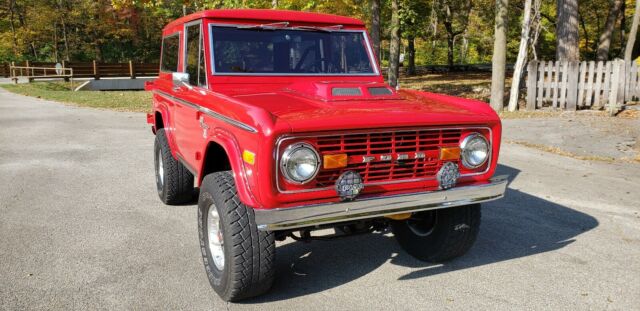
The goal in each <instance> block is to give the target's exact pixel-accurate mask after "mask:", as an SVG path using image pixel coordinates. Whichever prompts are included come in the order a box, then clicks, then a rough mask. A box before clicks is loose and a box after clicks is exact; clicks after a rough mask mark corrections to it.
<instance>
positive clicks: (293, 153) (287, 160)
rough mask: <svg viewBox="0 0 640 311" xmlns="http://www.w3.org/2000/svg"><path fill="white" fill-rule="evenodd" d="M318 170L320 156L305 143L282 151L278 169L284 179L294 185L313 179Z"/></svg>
mask: <svg viewBox="0 0 640 311" xmlns="http://www.w3.org/2000/svg"><path fill="white" fill-rule="evenodd" d="M319 168H320V156H319V155H318V152H316V150H315V149H313V147H312V146H311V145H309V144H307V143H296V144H293V145H291V146H289V147H287V149H286V150H285V151H284V153H283V154H282V159H280V169H281V171H282V174H283V175H284V177H285V178H286V179H287V180H289V181H291V182H294V183H299V184H303V183H306V182H308V181H310V180H311V179H313V178H314V177H316V174H317V173H318V169H319Z"/></svg>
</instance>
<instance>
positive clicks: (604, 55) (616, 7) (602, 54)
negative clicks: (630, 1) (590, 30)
mask: <svg viewBox="0 0 640 311" xmlns="http://www.w3.org/2000/svg"><path fill="white" fill-rule="evenodd" d="M623 2H624V1H623V0H614V1H613V5H612V6H611V8H610V9H609V15H608V16H607V22H606V23H605V24H604V29H603V30H602V34H600V39H599V40H598V52H597V54H596V59H597V60H601V61H607V60H609V47H611V37H612V36H613V30H614V28H615V27H616V21H617V20H618V15H619V14H620V8H621V7H622V3H623Z"/></svg>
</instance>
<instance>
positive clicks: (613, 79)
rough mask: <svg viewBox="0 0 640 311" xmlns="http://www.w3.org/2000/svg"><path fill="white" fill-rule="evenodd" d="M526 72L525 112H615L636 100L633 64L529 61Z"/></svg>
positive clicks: (639, 87)
mask: <svg viewBox="0 0 640 311" xmlns="http://www.w3.org/2000/svg"><path fill="white" fill-rule="evenodd" d="M527 71H528V77H527V106H526V107H527V110H534V109H539V108H543V107H553V108H559V109H566V110H576V109H589V108H594V109H599V108H607V109H608V110H609V111H611V112H617V111H618V109H620V107H622V105H624V103H625V102H627V101H631V100H636V99H638V98H640V83H639V81H638V65H637V64H636V63H635V62H634V63H632V64H630V65H626V64H625V63H624V61H622V60H614V61H608V62H602V61H600V62H594V61H590V62H581V63H578V62H559V61H555V62H553V61H547V62H545V61H540V62H538V61H531V62H530V63H529V65H528V67H527Z"/></svg>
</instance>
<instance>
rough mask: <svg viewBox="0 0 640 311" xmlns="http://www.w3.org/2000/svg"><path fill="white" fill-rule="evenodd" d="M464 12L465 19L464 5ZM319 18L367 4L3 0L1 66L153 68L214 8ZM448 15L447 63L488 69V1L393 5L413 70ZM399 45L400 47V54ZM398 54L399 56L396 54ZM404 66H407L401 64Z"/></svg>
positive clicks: (548, 13)
mask: <svg viewBox="0 0 640 311" xmlns="http://www.w3.org/2000/svg"><path fill="white" fill-rule="evenodd" d="M467 1H469V4H470V5H471V8H470V10H469V11H468V14H467V10H468V9H467V8H466V7H465V4H466V3H467ZM634 3H635V2H634V0H625V10H624V14H623V16H620V17H619V19H618V21H617V24H616V29H615V31H614V36H613V39H612V44H611V49H610V57H620V56H622V53H623V50H624V44H625V42H626V37H625V36H626V35H627V34H628V30H629V28H630V26H631V22H630V21H631V19H632V16H633V10H634ZM274 4H276V6H277V8H278V9H290V10H303V11H313V12H325V13H332V14H339V15H346V16H353V17H356V18H360V19H363V20H364V21H366V22H367V23H369V22H370V18H369V17H370V4H369V0H183V1H169V0H91V1H89V0H6V1H5V2H4V3H3V4H2V5H0V62H4V61H23V60H31V61H62V60H71V61H90V60H93V59H96V60H99V61H105V62H120V61H127V60H134V61H138V62H157V61H158V57H159V50H160V47H159V45H160V30H161V29H162V27H163V26H164V25H165V24H167V23H168V22H170V21H171V20H173V19H176V18H178V17H180V16H182V15H183V14H184V13H187V14H188V13H192V12H195V11H199V10H203V9H220V8H271V7H272V6H273V5H274ZM447 5H448V6H449V7H450V9H451V14H452V15H451V16H452V19H451V22H452V27H451V28H452V29H453V31H454V32H457V31H460V30H462V32H461V33H459V34H457V35H456V36H455V37H454V45H453V60H454V63H488V62H490V61H491V51H492V48H493V40H492V36H493V17H494V14H495V12H493V11H494V7H495V5H494V1H493V0H400V10H399V16H400V21H401V33H402V37H403V39H404V40H406V39H407V38H410V37H415V38H416V40H415V42H416V64H417V65H424V64H445V63H446V62H447V50H448V44H447V31H446V29H445V24H446V20H447V18H446V10H445V9H446V6H447ZM522 6H523V1H510V9H509V12H510V14H509V15H510V17H511V18H510V20H509V35H508V38H509V41H508V42H507V49H508V50H507V58H508V62H513V61H514V60H515V56H516V54H517V49H518V43H519V33H520V22H521V20H520V19H521V18H522ZM609 6H610V0H593V1H580V52H581V57H582V59H594V57H595V51H596V48H597V41H598V37H599V35H600V32H601V31H602V28H603V27H604V23H605V21H606V18H607V14H608V8H609ZM381 7H382V12H381V29H382V34H381V36H382V39H383V43H382V49H383V53H382V58H383V63H386V61H387V59H388V49H389V43H388V40H389V28H390V27H389V24H390V20H391V1H390V0H382V1H381ZM542 16H543V18H542V33H541V35H540V40H539V41H538V44H537V46H536V47H535V48H536V52H537V53H538V56H539V58H541V59H554V58H555V51H556V48H555V45H556V42H555V19H556V2H555V1H554V0H543V4H542ZM404 46H406V41H405V42H403V47H404ZM401 50H402V49H401ZM405 61H406V60H405Z"/></svg>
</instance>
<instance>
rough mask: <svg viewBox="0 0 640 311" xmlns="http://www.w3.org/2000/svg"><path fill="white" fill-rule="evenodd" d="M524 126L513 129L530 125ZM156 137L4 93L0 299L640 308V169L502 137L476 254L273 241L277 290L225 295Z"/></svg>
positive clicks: (37, 304) (387, 243)
mask: <svg viewBox="0 0 640 311" xmlns="http://www.w3.org/2000/svg"><path fill="white" fill-rule="evenodd" d="M517 122H522V121H520V120H514V121H513V123H512V121H506V122H505V128H507V129H511V130H509V131H510V132H513V133H515V132H516V131H525V130H526V129H528V130H526V131H528V132H530V134H529V135H533V134H534V133H533V131H534V129H533V128H532V127H531V126H529V125H530V124H528V126H524V125H522V128H521V129H520V128H518V126H519V124H523V123H517ZM532 122H533V121H532ZM567 122H568V121H567ZM571 122H575V121H571ZM568 123H569V122H568ZM585 126H586V125H585ZM542 129H544V128H542ZM514 135H515V134H511V133H507V132H506V131H505V135H504V136H505V138H507V139H513V140H516V139H519V138H518V137H517V136H514ZM522 135H524V134H522ZM540 136H543V135H540ZM512 137H513V138H512ZM527 137H528V136H527ZM550 141H552V139H551V138H550ZM552 142H553V141H552ZM559 144H560V143H559ZM614 145H615V144H614ZM152 147H153V135H152V134H151V132H150V130H149V127H148V126H147V125H146V124H145V116H144V114H140V113H125V112H113V111H106V110H98V109H86V108H77V107H71V106H64V105H61V104H58V103H54V102H49V101H45V100H40V99H35V98H30V97H24V96H20V95H15V94H11V93H8V92H6V91H4V90H2V89H0V236H1V237H2V239H0V262H1V263H2V264H1V265H0V309H8V310H21V309H32V310H40V309H47V310H52V309H53V310H76V309H91V310H100V309H108V310H114V309H142V310H148V309H153V310H156V309H189V310H223V309H231V310H244V309H257V310H288V309H312V310H316V309H318V310H336V309H339V310H340V309H353V310H372V309H374V310H377V309H394V310H405V309H412V310H415V309H424V308H429V307H430V308H435V309H492V310H513V309H548V310H557V309H597V310H602V309H617V310H632V309H637V308H638V306H639V305H640V296H638V293H639V292H640V282H638V280H640V206H639V205H638V202H640V194H639V192H638V184H640V179H639V177H638V176H640V164H636V163H627V162H620V161H614V162H612V163H609V162H604V161H583V160H577V159H573V158H570V157H564V156H560V155H556V154H552V153H548V152H544V151H541V150H537V149H532V148H527V147H524V146H521V145H518V144H504V145H503V147H502V153H501V160H500V167H499V172H498V174H509V175H510V176H511V183H510V185H509V189H508V192H507V196H506V198H504V199H502V200H499V201H496V202H492V203H489V204H485V205H484V208H483V223H482V228H481V232H480V236H479V238H478V241H477V243H476V245H475V246H474V247H473V248H472V249H471V251H470V253H469V254H468V255H466V256H464V257H462V258H460V259H458V260H454V261H452V262H448V263H444V264H441V265H428V264H424V263H421V262H418V261H416V260H414V259H413V258H411V257H409V256H408V255H406V254H405V253H404V252H402V250H401V249H400V248H399V246H398V245H397V244H396V243H395V241H394V240H393V237H392V236H391V235H390V234H373V235H366V236H359V237H353V238H347V239H343V240H338V241H334V242H314V243H310V244H305V243H294V242H291V241H290V240H288V241H286V242H284V243H279V244H278V248H277V268H278V271H279V272H278V279H277V281H276V284H275V286H274V288H273V291H272V292H271V293H270V294H268V295H266V296H263V297H260V298H258V299H255V300H251V301H247V302H244V303H242V304H225V303H223V302H222V301H220V300H219V299H218V298H217V297H216V296H215V294H214V292H213V291H212V290H211V288H210V286H209V284H208V281H207V279H206V276H205V274H204V269H203V266H202V263H201V258H200V254H199V249H198V238H197V224H196V206H195V204H191V205H184V206H165V205H163V204H162V203H161V202H160V200H159V199H158V198H157V194H156V192H155V185H154V176H153V161H152ZM614 156H617V155H614Z"/></svg>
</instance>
